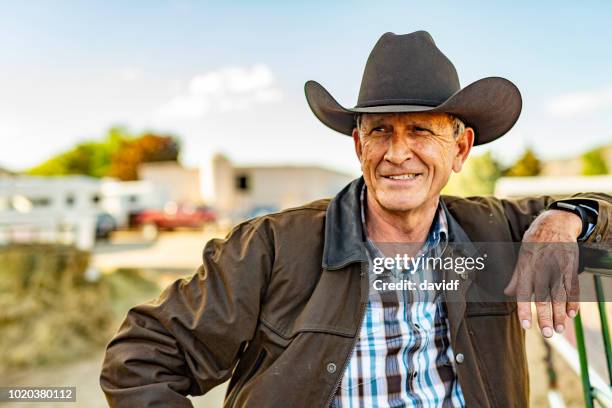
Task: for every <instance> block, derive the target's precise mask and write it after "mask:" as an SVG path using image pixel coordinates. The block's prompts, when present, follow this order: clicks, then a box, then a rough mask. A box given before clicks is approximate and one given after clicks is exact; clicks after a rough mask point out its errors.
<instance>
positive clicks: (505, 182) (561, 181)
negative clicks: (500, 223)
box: [495, 176, 612, 198]
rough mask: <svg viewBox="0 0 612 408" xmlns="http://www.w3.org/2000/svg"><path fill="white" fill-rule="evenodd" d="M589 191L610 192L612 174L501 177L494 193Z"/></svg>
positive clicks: (506, 194) (513, 195)
mask: <svg viewBox="0 0 612 408" xmlns="http://www.w3.org/2000/svg"><path fill="white" fill-rule="evenodd" d="M589 191H594V192H601V193H609V194H612V176H571V177H553V176H538V177H502V178H500V179H498V180H497V182H496V183H495V195H496V196H498V197H503V198H512V197H526V196H540V195H571V194H576V193H580V192H589Z"/></svg>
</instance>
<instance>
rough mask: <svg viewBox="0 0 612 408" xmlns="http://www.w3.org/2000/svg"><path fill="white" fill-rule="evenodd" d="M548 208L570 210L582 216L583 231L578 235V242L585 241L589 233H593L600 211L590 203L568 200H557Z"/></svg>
mask: <svg viewBox="0 0 612 408" xmlns="http://www.w3.org/2000/svg"><path fill="white" fill-rule="evenodd" d="M548 209H549V210H562V211H569V212H571V213H574V214H576V215H577V216H579V217H580V219H581V220H582V231H580V235H578V239H577V241H578V242H583V241H585V240H586V239H587V238H588V237H589V235H591V233H592V232H593V230H594V229H595V224H597V216H598V215H599V212H598V211H597V210H596V209H595V208H593V207H591V206H589V205H586V204H583V203H571V202H567V201H555V202H554V203H552V204H551V205H550V206H549V207H548Z"/></svg>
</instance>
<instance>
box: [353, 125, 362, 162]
mask: <svg viewBox="0 0 612 408" xmlns="http://www.w3.org/2000/svg"><path fill="white" fill-rule="evenodd" d="M353 143H354V144H355V153H357V158H358V159H359V162H360V163H361V139H360V138H359V131H358V130H357V128H356V127H354V128H353Z"/></svg>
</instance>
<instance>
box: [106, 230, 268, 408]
mask: <svg viewBox="0 0 612 408" xmlns="http://www.w3.org/2000/svg"><path fill="white" fill-rule="evenodd" d="M271 267H272V256H271V248H270V244H269V242H268V241H266V240H265V239H264V238H262V236H261V235H260V232H259V231H258V230H257V229H255V227H254V226H253V225H252V224H251V223H245V224H241V225H239V226H237V227H236V228H235V229H234V230H233V231H232V232H231V233H230V234H229V235H228V238H226V239H225V240H218V239H215V240H211V241H209V242H208V243H207V244H206V246H205V249H204V254H203V264H202V265H201V266H200V267H199V269H198V270H197V273H196V274H195V275H193V276H192V277H191V278H190V279H189V280H187V279H182V280H178V281H176V282H174V283H173V284H172V285H170V286H169V287H168V288H167V289H165V290H164V291H163V293H162V294H161V296H160V297H159V298H158V299H156V300H154V301H152V302H150V303H147V304H143V305H139V306H136V307H134V308H132V309H131V310H130V311H129V312H128V314H127V317H126V319H125V321H124V322H123V324H122V325H121V327H120V328H119V331H118V332H117V334H116V335H115V337H114V338H113V339H112V340H111V341H110V343H109V345H108V347H107V350H106V355H105V358H104V363H103V366H102V373H101V376H100V385H101V387H102V389H103V391H104V393H105V394H106V398H107V400H108V402H109V405H110V406H111V407H191V406H192V404H191V402H190V401H189V399H188V398H186V396H187V395H201V394H204V393H205V392H207V391H208V390H210V389H211V388H213V387H214V386H216V385H218V384H220V383H222V382H224V381H225V380H227V379H228V378H229V377H230V376H231V373H232V370H233V369H234V367H235V365H236V362H237V360H238V356H239V354H240V352H241V351H242V349H243V348H244V346H245V344H246V343H247V342H248V341H249V340H250V339H251V338H252V336H253V333H254V331H255V328H256V324H257V320H258V316H259V310H260V303H261V300H262V298H263V296H264V292H265V287H266V282H267V279H268V277H269V274H270V270H271Z"/></svg>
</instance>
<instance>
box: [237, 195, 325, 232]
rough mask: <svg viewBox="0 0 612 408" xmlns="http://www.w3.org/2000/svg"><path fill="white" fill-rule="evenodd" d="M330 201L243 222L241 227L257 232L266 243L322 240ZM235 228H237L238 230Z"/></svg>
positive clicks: (317, 202) (305, 205) (319, 201)
mask: <svg viewBox="0 0 612 408" xmlns="http://www.w3.org/2000/svg"><path fill="white" fill-rule="evenodd" d="M330 201H331V200H330V199H322V200H317V201H313V202H310V203H308V204H304V205H301V206H299V207H293V208H288V209H286V210H282V211H279V212H276V213H272V214H266V215H262V216H259V217H256V218H252V219H250V220H247V221H244V222H243V223H241V224H239V225H238V227H240V226H243V227H246V228H249V229H253V230H255V231H257V233H258V234H259V235H260V236H261V237H262V238H264V239H265V240H266V241H268V242H272V241H278V240H286V239H294V238H295V239H297V238H298V237H299V238H300V239H301V240H303V241H304V242H307V241H311V240H317V239H319V240H322V239H323V236H324V229H325V215H326V212H327V207H328V205H329V203H330ZM238 227H237V228H238Z"/></svg>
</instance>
